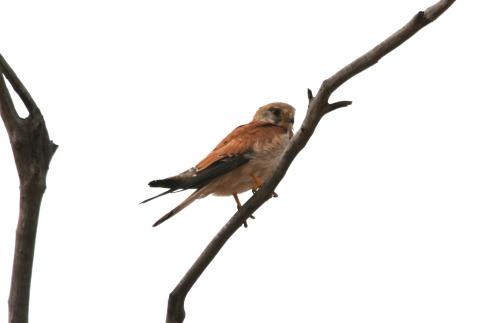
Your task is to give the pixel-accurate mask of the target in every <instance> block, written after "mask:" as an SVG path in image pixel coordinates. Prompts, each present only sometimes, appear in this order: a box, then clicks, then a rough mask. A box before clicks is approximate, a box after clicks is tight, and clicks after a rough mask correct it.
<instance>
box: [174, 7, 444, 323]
mask: <svg viewBox="0 0 500 323" xmlns="http://www.w3.org/2000/svg"><path fill="white" fill-rule="evenodd" d="M453 2H454V0H441V1H439V2H437V3H436V4H435V5H433V6H432V7H429V8H428V9H427V10H425V11H421V12H419V13H417V14H416V15H415V16H414V17H413V18H412V19H411V20H410V22H408V23H407V24H406V25H405V26H404V27H403V28H401V29H400V30H398V31H397V32H395V33H394V34H393V35H391V36H390V37H389V38H387V39H386V40H384V41H383V42H381V43H380V44H379V45H377V46H375V47H374V48H373V49H372V50H370V51H369V52H367V53H366V54H364V55H363V56H361V57H359V58H358V59H356V60H355V61H353V62H352V63H350V64H349V65H347V66H346V67H344V68H343V69H341V70H340V71H338V72H337V73H336V74H335V75H333V76H332V77H330V78H329V79H327V80H325V81H324V82H323V83H322V85H321V87H320V89H319V91H318V93H317V95H316V96H315V97H314V96H313V95H312V92H311V91H310V90H308V98H309V108H308V110H307V114H306V117H305V119H304V122H303V123H302V126H301V127H300V130H299V131H298V132H297V133H296V134H295V136H294V137H293V138H292V140H291V142H290V144H289V146H288V148H287V149H286V151H285V152H284V153H283V155H282V156H281V159H280V161H279V162H278V163H277V165H276V167H275V171H274V173H273V175H272V176H271V178H269V179H268V180H267V181H266V183H265V184H264V185H263V186H261V187H260V189H259V190H258V191H257V193H256V194H254V195H253V196H252V197H251V198H250V199H249V200H248V201H247V202H246V203H245V204H244V205H243V207H242V208H241V209H239V210H238V212H236V213H235V214H234V215H233V217H232V218H231V219H230V220H229V221H228V222H227V223H226V224H225V225H224V227H222V229H221V230H220V231H219V233H217V235H216V236H215V237H214V238H213V240H212V241H211V242H210V243H209V244H208V246H207V247H206V248H205V250H204V251H203V252H202V254H201V255H200V257H199V258H198V259H197V260H196V262H195V263H194V264H193V266H192V267H191V268H190V269H189V270H188V272H187V273H186V275H185V276H184V277H183V278H182V279H181V281H180V282H179V284H178V285H177V286H176V287H175V289H174V290H173V291H172V292H171V293H170V297H169V301H168V311H167V323H180V322H183V321H184V317H185V311H184V300H185V298H186V295H187V293H188V292H189V290H190V289H191V287H192V286H193V285H194V283H195V282H196V280H197V279H198V278H199V277H200V275H201V274H202V273H203V271H204V270H205V268H207V266H208V265H209V264H210V262H211V261H212V259H214V257H215V256H216V255H217V253H218V252H219V250H220V249H221V248H222V247H223V246H224V244H225V243H226V241H227V240H228V239H229V238H230V237H231V236H232V235H233V233H234V232H236V230H237V229H238V228H239V227H241V225H242V224H243V223H244V222H245V221H246V220H247V219H248V218H249V216H250V215H251V214H253V213H254V212H255V211H256V210H257V209H258V208H259V207H260V206H261V205H262V204H263V203H264V202H265V201H266V200H267V199H268V198H269V196H271V193H272V192H273V191H274V190H275V188H276V186H277V185H278V183H279V182H280V181H281V180H282V179H283V177H284V176H285V173H286V171H287V170H288V167H289V166H290V164H291V163H292V161H293V160H294V158H295V157H296V156H297V154H298V153H299V152H300V151H301V150H302V148H304V147H305V145H306V144H307V142H308V141H309V138H310V137H311V136H312V134H313V133H314V130H315V129H316V126H317V125H318V123H319V121H320V120H321V118H322V117H323V116H324V115H325V114H327V113H328V112H331V111H333V110H335V109H337V108H340V107H344V106H347V105H349V104H351V102H350V101H342V102H337V103H333V104H329V103H328V100H329V99H330V96H331V95H332V93H333V92H334V91H335V90H336V89H337V88H338V87H339V86H341V85H342V84H343V83H345V82H346V81H347V80H349V79H350V78H351V77H353V76H355V75H357V74H358V73H360V72H362V71H364V70H365V69H367V68H368V67H370V66H372V65H374V64H376V63H377V62H378V61H379V60H380V59H381V58H382V57H384V56H385V55H387V54H388V53H389V52H391V51H392V50H393V49H395V48H396V47H398V46H399V45H401V44H402V43H403V42H405V41H406V40H408V39H409V38H411V37H412V36H413V35H414V34H415V33H417V32H418V31H419V30H420V29H422V28H423V27H425V26H426V25H428V24H429V23H431V22H433V21H434V20H436V19H437V18H438V17H439V16H440V15H441V14H442V13H443V12H445V11H446V10H447V9H448V8H449V7H450V6H451V5H452V4H453Z"/></svg>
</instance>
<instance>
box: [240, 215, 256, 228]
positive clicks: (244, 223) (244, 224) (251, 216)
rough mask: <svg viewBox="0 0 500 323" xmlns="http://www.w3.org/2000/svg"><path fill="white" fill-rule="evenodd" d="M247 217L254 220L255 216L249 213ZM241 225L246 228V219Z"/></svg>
mask: <svg viewBox="0 0 500 323" xmlns="http://www.w3.org/2000/svg"><path fill="white" fill-rule="evenodd" d="M249 218H251V219H254V220H255V217H254V216H253V215H250V216H249ZM243 226H244V227H245V228H248V224H247V220H245V222H243Z"/></svg>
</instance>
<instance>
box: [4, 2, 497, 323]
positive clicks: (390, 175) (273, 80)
mask: <svg viewBox="0 0 500 323" xmlns="http://www.w3.org/2000/svg"><path fill="white" fill-rule="evenodd" d="M435 1H436V0H426V1H420V0H411V1H410V0H407V1H396V0H392V1H390V0H386V1H383V0H379V1H368V0H358V1H307V2H306V1H302V2H298V1H295V2H293V1H289V2H285V1H283V2H277V1H252V2H251V4H247V5H244V6H243V5H240V4H235V2H229V1H228V2H227V3H224V2H222V1H210V2H208V1H205V2H203V1H194V2H182V4H181V1H176V2H171V1H140V2H139V1H136V2H131V1H120V2H118V1H82V2H78V3H77V2H74V1H73V2H70V1H4V0H1V5H0V7H1V11H2V15H1V16H2V18H1V19H0V52H1V53H2V54H3V55H4V57H5V58H6V59H7V61H8V62H9V63H10V65H11V66H12V67H13V69H14V70H15V71H16V73H17V74H18V76H19V77H20V78H21V80H22V81H23V82H24V84H25V85H26V87H27V88H28V90H29V91H30V92H31V94H32V96H33V98H34V99H35V101H36V102H37V103H38V105H39V107H40V108H41V110H42V113H43V115H44V117H45V120H46V123H47V126H48V129H49V134H50V137H51V138H52V139H53V140H54V142H56V143H57V144H58V145H59V146H60V147H59V150H58V151H57V153H56V154H55V156H54V158H53V160H52V163H51V165H50V166H51V168H50V172H49V175H48V188H47V191H46V194H45V197H44V200H43V205H42V210H41V215H40V223H39V228H38V238H37V246H36V257H35V266H34V274H33V283H32V297H31V312H30V318H31V322H53V323H56V322H164V320H165V313H166V305H167V299H168V294H169V293H170V291H171V290H172V289H173V288H174V287H175V285H176V284H177V282H178V281H179V280H180V279H181V277H182V276H183V275H184V273H185V272H186V271H187V270H188V268H189V267H190V265H191V264H192V263H193V261H194V260H195V259H196V258H197V256H198V255H199V254H200V252H201V251H202V250H203V249H204V248H205V246H206V245H207V243H208V242H209V241H210V239H211V238H212V237H213V236H214V235H215V234H216V233H217V231H218V230H219V229H220V228H221V227H222V226H223V225H224V223H225V222H226V221H227V220H228V219H229V218H230V217H231V216H232V214H233V213H234V211H235V210H236V208H235V204H234V201H233V200H232V198H230V197H229V198H215V197H209V198H206V199H204V200H200V201H197V202H196V203H194V204H193V205H192V206H190V207H189V208H187V209H186V210H184V211H183V212H182V213H180V214H179V215H177V216H175V217H174V218H172V219H171V220H169V221H167V222H165V223H164V224H162V225H161V226H160V227H158V228H154V229H153V228H151V224H152V223H153V222H154V221H156V220H157V219H158V218H159V217H160V216H162V215H163V214H164V213H165V212H167V211H169V210H170V209H171V208H173V207H174V206H175V205H177V203H179V202H180V201H181V200H183V199H184V198H185V197H186V196H187V195H188V194H189V193H187V192H184V193H179V194H176V195H172V196H167V197H164V198H161V199H158V200H156V201H154V202H151V203H148V204H146V205H138V203H139V202H140V201H142V200H143V199H145V198H148V197H150V196H152V195H153V194H157V193H158V192H159V190H155V189H151V188H149V187H148V186H147V183H148V182H149V181H150V180H152V179H158V178H164V177H167V176H170V175H175V174H177V173H179V172H180V171H184V170H185V169H187V168H189V167H191V166H193V165H195V164H196V163H197V162H198V161H199V160H200V159H201V158H203V157H204V156H205V155H206V154H207V153H208V152H209V151H210V150H211V149H212V148H213V147H214V146H215V145H216V144H217V143H218V142H219V140H221V139H222V137H223V136H224V135H226V134H227V133H228V132H229V131H231V130H232V129H233V128H234V127H236V126H237V125H240V124H243V123H246V122H248V121H249V120H250V119H251V117H252V116H253V113H254V112H255V110H256V109H257V108H258V107H259V106H261V105H264V104H266V103H269V102H273V101H284V102H287V103H289V104H292V105H293V106H295V107H296V109H297V118H296V122H297V124H296V129H298V128H299V126H300V124H301V122H302V119H303V117H304V115H305V110H306V107H307V95H306V89H307V88H311V89H312V90H313V92H314V93H316V91H317V90H318V88H319V86H320V84H321V82H322V81H323V80H324V79H325V78H327V77H329V76H331V75H333V74H334V73H335V72H336V71H337V70H338V69H340V68H342V67H343V66H345V65H346V64H347V63H349V62H351V61H352V60H354V59H355V58H357V57H358V56H360V55H361V54H363V53H365V52H366V51H367V50H369V49H371V48H372V47H373V46H375V45H376V44H378V43H379V42H380V41H382V40H384V39H385V38H386V37H387V36H389V35H390V34H392V33H393V32H394V31H396V30H397V29H398V28H400V27H401V26H403V25H404V24H405V23H406V22H407V21H409V19H410V18H411V17H412V16H413V15H414V14H415V13H416V12H417V11H419V10H423V9H425V8H427V7H428V6H430V5H432V4H433V3H434V2H435ZM488 6H489V7H488ZM499 30H500V22H499V20H498V12H497V10H494V7H493V2H484V3H483V2H474V1H457V3H455V4H454V5H453V6H452V7H451V8H450V9H449V10H448V11H447V12H446V13H445V14H444V15H443V16H442V17H441V18H439V19H438V21H436V22H435V23H433V24H431V25H429V26H428V27H426V28H425V29H424V30H423V31H421V32H420V33H418V34H417V35H416V36H415V37H413V38H412V39H411V40H410V41H409V42H407V43H405V44H403V46H402V47H400V48H398V49H396V50H395V51H394V52H392V53H391V54H389V55H388V56H386V57H385V58H384V59H382V60H381V61H380V62H379V63H378V64H377V65H376V66H374V67H372V68H370V69H369V70H368V71H365V72H364V73H362V74H361V75H358V76H357V77H355V78H354V79H352V80H350V81H349V82H348V83H346V84H345V85H344V86H343V87H341V88H340V89H339V90H338V91H337V92H336V93H334V95H333V96H332V98H331V100H332V101H338V100H352V101H353V102H354V103H353V105H352V106H350V107H348V108H345V109H342V110H339V111H336V112H334V113H332V114H330V115H328V116H327V117H325V118H324V119H323V120H322V122H321V123H320V125H319V127H318V129H317V130H316V132H315V134H314V136H313V137H312V140H311V141H310V142H309V144H308V146H307V147H306V148H305V150H303V151H302V153H301V154H300V155H299V156H298V157H297V159H296V160H295V162H294V163H293V164H292V167H291V168H290V170H289V171H288V173H287V176H286V177H285V179H284V180H283V181H282V183H281V184H280V186H279V187H278V189H277V192H278V193H279V198H277V199H272V200H271V201H269V202H268V203H267V204H265V205H264V206H263V207H262V208H261V209H259V210H258V212H257V213H256V214H255V215H256V217H257V219H256V220H252V221H250V223H249V224H250V228H249V229H246V230H243V229H242V230H239V231H238V232H237V233H236V234H235V235H234V236H233V237H232V238H231V239H230V241H229V242H228V243H227V244H226V246H225V247H224V248H223V250H222V252H221V253H220V254H219V255H218V256H217V257H216V259H215V260H214V262H213V263H212V264H211V265H210V266H209V268H208V269H207V270H206V272H205V273H204V274H203V275H202V276H201V278H200V279H199V281H198V282H197V284H196V285H195V286H194V287H193V289H192V290H191V292H190V294H189V295H188V298H187V302H186V312H187V317H186V322H218V323H224V322H384V323H387V322H483V323H484V322H498V321H499V320H500V310H499V306H498V304H499V303H500V275H499V273H500V258H499V252H500V235H499V231H500V203H499V194H500V167H499V165H500V150H499V140H500V127H499V121H500V112H499V108H500V104H499V96H498V84H499V76H498V75H500V65H499V59H498V58H499V57H500V50H499V49H498V31H499ZM18 109H19V110H22V113H23V115H26V112H24V111H25V110H24V109H23V108H22V106H21V105H20V104H18ZM1 128H4V127H3V124H2V126H1ZM0 156H1V158H0V190H1V192H2V194H1V200H0V214H1V216H0V304H1V306H0V317H2V318H6V317H7V299H8V292H9V284H10V273H11V263H12V254H13V242H14V238H15V228H16V225H17V215H18V214H17V213H18V194H19V193H18V185H19V184H18V178H17V173H16V169H15V166H14V161H13V157H12V152H11V148H10V144H9V143H8V138H7V133H6V132H5V131H4V130H0ZM248 196H249V195H248V194H247V195H244V197H243V199H244V200H246V199H247V198H248Z"/></svg>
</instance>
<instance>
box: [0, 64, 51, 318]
mask: <svg viewBox="0 0 500 323" xmlns="http://www.w3.org/2000/svg"><path fill="white" fill-rule="evenodd" d="M0 72H1V74H0V114H1V116H2V119H3V122H4V124H5V128H6V129H7V133H8V135H9V139H10V144H11V146H12V151H13V153H14V159H15V163H16V167H17V172H18V174H19V183H20V187H19V189H20V200H19V221H18V224H17V231H16V243H15V250H14V262H13V266H12V279H11V287H10V295H9V322H11V323H27V322H28V317H29V298H30V286H31V274H32V270H33V259H34V254H35V241H36V231H37V225H38V216H39V213H40V206H41V203H42V197H43V193H44V192H45V187H46V183H45V179H46V176H47V172H48V169H49V164H50V160H51V158H52V156H53V155H54V153H55V151H56V149H57V145H56V144H54V143H53V142H52V141H50V139H49V134H48V132H47V128H46V126H45V121H44V119H43V116H42V114H41V112H40V110H39V109H38V107H37V105H36V104H35V102H34V101H33V99H32V98H31V96H30V94H29V93H28V91H27V90H26V88H25V87H24V86H23V84H22V83H21V81H20V80H19V79H18V78H17V76H16V74H15V73H14V71H12V69H11V68H10V66H9V65H8V64H7V62H6V61H5V59H4V58H3V56H2V55H0ZM4 75H5V77H6V78H7V80H9V82H10V84H11V85H12V88H13V89H14V90H15V91H16V92H17V94H18V95H19V97H20V98H21V100H22V101H23V102H24V104H25V106H26V108H27V109H28V112H29V115H28V116H27V117H26V118H21V117H19V115H18V114H17V112H16V110H15V108H14V104H13V102H12V98H11V96H10V93H9V91H8V89H7V86H6V84H5V81H4Z"/></svg>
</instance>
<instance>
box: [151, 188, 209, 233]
mask: <svg viewBox="0 0 500 323" xmlns="http://www.w3.org/2000/svg"><path fill="white" fill-rule="evenodd" d="M202 193H203V190H202V189H198V190H196V191H195V192H194V193H193V194H191V195H189V197H188V198H187V199H185V200H184V201H183V202H182V203H181V204H179V205H178V206H177V207H176V208H175V209H173V210H172V211H170V212H168V213H167V214H165V215H164V216H163V217H161V218H160V219H159V220H158V221H156V222H155V223H154V224H153V227H156V226H158V225H160V224H162V223H163V222H165V221H167V220H168V219H170V218H171V217H173V216H174V215H176V214H177V213H179V212H180V211H182V210H183V209H184V208H185V207H186V206H188V205H189V204H191V203H193V202H194V201H195V200H196V199H198V198H200V196H201V195H202Z"/></svg>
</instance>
